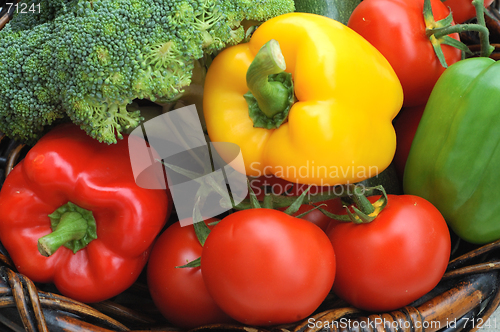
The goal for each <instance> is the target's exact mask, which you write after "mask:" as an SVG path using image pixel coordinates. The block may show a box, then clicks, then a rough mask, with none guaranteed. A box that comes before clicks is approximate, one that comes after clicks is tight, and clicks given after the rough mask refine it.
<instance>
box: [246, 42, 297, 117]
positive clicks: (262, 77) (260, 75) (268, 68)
mask: <svg viewBox="0 0 500 332" xmlns="http://www.w3.org/2000/svg"><path fill="white" fill-rule="evenodd" d="M285 69H286V64H285V58H284V57H283V54H282V53H281V49H280V46H279V43H278V42H277V41H276V40H274V39H272V40H270V41H269V42H267V43H266V44H265V45H264V46H262V48H261V49H260V50H259V52H258V53H257V55H256V56H255V58H254V60H253V61H252V63H251V64H250V67H248V71H247V74H246V81H247V86H248V89H249V90H250V92H251V94H252V95H253V97H254V98H255V99H256V100H257V104H258V106H259V108H260V110H261V111H262V112H263V113H264V114H265V115H266V116H267V117H268V118H273V117H274V116H275V115H276V114H278V113H282V112H284V111H285V110H286V108H287V107H288V106H289V99H290V93H289V90H288V89H287V88H286V87H285V86H283V84H282V83H281V82H278V81H274V82H270V81H269V76H270V75H273V74H279V73H282V72H284V70H285Z"/></svg>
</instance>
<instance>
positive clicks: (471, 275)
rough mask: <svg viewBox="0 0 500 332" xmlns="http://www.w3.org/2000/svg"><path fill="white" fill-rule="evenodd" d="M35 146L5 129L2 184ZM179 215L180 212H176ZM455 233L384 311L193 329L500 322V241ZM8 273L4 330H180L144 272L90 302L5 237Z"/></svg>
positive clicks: (335, 305)
mask: <svg viewBox="0 0 500 332" xmlns="http://www.w3.org/2000/svg"><path fill="white" fill-rule="evenodd" d="M497 8H498V1H495V3H494V5H493V6H492V7H491V8H490V11H491V13H492V14H493V17H487V24H488V27H489V29H490V32H491V40H492V44H493V45H494V46H496V51H495V52H494V53H493V55H492V56H491V57H492V58H494V59H495V60H499V59H500V20H499V18H500V14H499V12H498V9H497ZM495 16H496V17H497V18H496V19H495V18H494V17H495ZM8 20H9V13H7V12H6V11H5V10H3V11H1V12H0V29H1V28H2V27H3V26H4V25H5V24H6V23H7V22H8ZM462 40H465V42H466V43H467V44H468V45H470V49H471V50H472V51H475V50H478V49H479V48H478V46H477V45H476V44H478V43H479V41H478V39H477V36H475V35H473V34H472V35H471V34H467V35H466V34H464V35H462ZM495 43H496V44H495ZM28 149H29V147H27V146H24V145H23V144H19V143H18V142H16V141H14V140H11V139H9V138H7V137H5V136H4V135H2V134H1V133H0V185H1V184H2V183H3V181H4V179H5V177H6V176H7V174H8V172H9V171H10V170H11V169H12V168H13V167H14V165H15V164H16V163H17V162H18V161H19V160H20V159H22V158H23V157H24V155H25V153H26V152H27V150H28ZM171 218H172V220H171V221H173V220H175V218H176V216H175V214H174V215H172V217H171ZM452 239H453V246H454V247H453V253H452V260H451V261H450V263H449V266H448V269H447V272H446V274H445V275H444V277H443V279H442V281H441V282H440V283H439V285H438V286H437V287H435V289H433V290H432V291H431V292H430V293H428V294H427V295H425V296H423V297H422V298H420V299H419V300H417V301H416V302H414V303H412V304H411V305H409V306H406V307H404V308H401V309H400V310H397V311H392V312H387V313H377V314H373V313H369V312H363V311H360V310H358V309H356V308H353V307H350V306H349V305H348V304H346V303H344V302H343V301H341V300H339V299H338V298H336V297H335V296H334V295H333V294H331V296H329V297H328V298H327V299H326V300H325V301H324V302H323V304H322V305H321V306H320V308H318V310H317V311H316V312H315V313H314V314H313V315H312V316H311V317H310V318H308V319H306V320H304V321H302V322H298V323H296V324H291V325H287V326H275V327H271V328H258V327H249V326H241V325H212V326H205V327H200V328H197V329H194V330H192V331H205V330H207V331H208V330H211V331H255V332H259V331H263V332H265V331H270V332H271V331H272V332H274V331H283V332H284V331H319V330H322V331H346V332H347V331H349V332H357V331H387V332H393V331H394V332H396V331H398V332H420V331H428V332H429V331H430V332H432V331H446V332H451V331H476V330H479V329H481V330H500V322H498V324H499V326H496V324H497V322H496V321H491V322H490V321H489V319H490V316H491V315H492V313H493V312H494V311H495V310H496V309H497V308H498V306H499V304H500V289H499V286H500V275H499V271H498V269H500V241H497V242H494V243H491V244H489V245H486V246H482V247H478V246H472V245H470V244H467V243H465V242H463V241H460V240H459V239H458V238H457V237H455V236H452ZM0 277H1V279H0V331H15V332H20V331H29V332H41V331H44V332H45V331H50V332H57V331H92V332H107V331H135V332H139V331H151V330H154V331H180V330H179V329H178V328H175V327H171V326H169V324H168V322H167V321H165V319H164V318H163V316H161V314H160V313H159V311H158V310H157V309H156V307H155V306H154V304H153V301H152V299H151V297H150V294H149V291H148V288H147V285H146V281H145V280H146V278H145V275H144V273H143V274H142V275H141V276H140V277H139V279H138V281H137V282H136V283H135V284H134V285H133V286H132V287H130V288H129V289H128V290H126V291H125V292H123V293H122V294H120V295H118V296H116V297H114V298H113V299H110V300H108V301H104V302H100V303H94V304H90V305H87V304H83V303H80V302H77V301H74V300H72V299H70V298H67V297H64V296H61V295H59V294H58V292H57V290H56V289H55V287H54V286H53V285H51V284H34V283H33V282H32V281H31V280H30V279H28V278H27V277H25V276H24V275H22V274H19V273H17V272H16V269H15V267H14V265H13V264H12V262H11V260H10V258H9V256H8V253H7V252H6V250H5V249H4V248H3V247H2V246H1V244H0ZM481 323H483V324H484V325H481ZM486 326H490V327H486Z"/></svg>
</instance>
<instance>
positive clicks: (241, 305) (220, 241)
mask: <svg viewBox="0 0 500 332" xmlns="http://www.w3.org/2000/svg"><path fill="white" fill-rule="evenodd" d="M201 270H202V274H203V279H204V280H205V285H206V286H207V289H208V291H209V293H210V294H211V295H212V298H213V299H214V300H215V302H216V303H217V304H218V305H219V306H220V308H221V309H222V310H224V311H225V312H226V313H227V314H229V315H230V316H231V317H233V318H234V319H236V320H237V321H239V322H241V323H244V324H246V325H260V326H262V325H275V324H286V323H292V322H296V321H299V320H301V319H304V318H305V317H308V316H309V315H310V314H311V313H313V311H314V310H316V309H317V308H318V306H319V305H320V304H321V303H322V302H323V300H324V299H325V298H326V296H327V295H328V293H329V292H330V290H331V287H332V284H333V281H334V278H335V254H334V252H333V248H332V244H331V243H330V241H329V239H328V237H327V236H326V234H325V233H324V232H323V231H322V230H321V229H320V228H319V227H317V226H316V225H313V224H312V223H310V222H308V221H305V220H302V219H299V218H294V217H291V216H289V215H287V214H285V213H283V212H280V211H276V210H271V209H250V210H242V211H238V212H236V213H233V214H231V215H229V216H227V217H225V218H224V219H222V221H221V222H220V223H219V224H217V225H216V226H215V227H214V229H213V230H212V232H211V233H210V235H209V236H208V238H207V240H206V242H205V245H204V248H203V252H202V255H201Z"/></svg>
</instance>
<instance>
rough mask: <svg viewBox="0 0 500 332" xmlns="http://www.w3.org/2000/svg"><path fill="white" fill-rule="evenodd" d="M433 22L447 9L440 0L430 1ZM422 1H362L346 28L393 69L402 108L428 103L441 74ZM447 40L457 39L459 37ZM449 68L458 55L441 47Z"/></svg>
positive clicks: (454, 50) (446, 11) (452, 50)
mask: <svg viewBox="0 0 500 332" xmlns="http://www.w3.org/2000/svg"><path fill="white" fill-rule="evenodd" d="M431 5H432V11H433V14H434V18H435V20H436V21H438V20H440V19H442V18H445V17H446V16H448V14H449V9H448V8H447V7H446V6H445V5H443V3H441V1H440V0H431ZM423 6H424V0H364V1H362V2H361V3H360V4H359V5H358V6H357V7H356V8H355V9H354V11H353V12H352V14H351V16H350V18H349V21H348V23H347V25H348V26H349V27H350V28H352V29H353V30H354V31H356V32H357V33H359V34H360V35H361V36H363V37H364V38H365V39H366V40H368V41H369V42H370V43H371V44H372V45H373V46H375V48H377V49H378V50H379V51H380V53H382V54H383V55H384V56H385V57H386V58H387V60H388V61H389V63H390V64H391V66H392V67H393V68H394V71H395V72H396V74H397V76H398V78H399V80H400V81H401V85H402V86H403V93H404V102H403V106H417V105H422V104H425V103H426V102H427V99H428V98H429V95H430V93H431V91H432V88H433V87H434V85H435V83H436V81H437V79H438V78H439V76H441V74H442V73H443V71H444V69H445V68H444V67H443V66H442V65H441V63H440V62H439V60H438V58H437V56H436V54H435V52H434V48H433V47H432V44H431V42H430V40H429V38H428V37H427V36H426V34H425V28H426V25H425V21H424V16H423ZM450 37H452V38H455V39H457V40H458V39H459V37H458V34H452V35H450ZM442 49H443V53H444V55H445V58H446V62H447V64H448V66H449V65H451V64H453V63H455V62H457V61H459V60H460V59H461V52H460V51H459V50H458V49H456V48H454V47H451V46H448V45H442Z"/></svg>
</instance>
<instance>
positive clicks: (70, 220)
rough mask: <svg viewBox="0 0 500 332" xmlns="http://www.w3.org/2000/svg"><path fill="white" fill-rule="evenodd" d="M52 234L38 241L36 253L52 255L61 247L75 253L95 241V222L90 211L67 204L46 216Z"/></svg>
mask: <svg viewBox="0 0 500 332" xmlns="http://www.w3.org/2000/svg"><path fill="white" fill-rule="evenodd" d="M48 217H49V219H50V226H51V228H52V233H50V234H47V235H45V236H44V237H41V238H40V239H38V251H39V252H40V254H42V255H43V256H46V257H48V256H50V255H52V254H53V253H54V252H55V251H56V250H57V249H59V248H60V247H61V246H65V247H66V248H68V249H70V250H71V251H73V253H76V252H77V251H78V250H81V249H83V248H85V247H86V246H87V245H88V244H89V243H90V242H91V241H93V240H95V239H97V230H96V221H95V219H94V216H93V214H92V211H89V210H86V209H84V208H81V207H79V206H78V205H76V204H73V203H71V202H68V203H66V204H64V205H63V206H60V207H59V208H57V209H56V210H55V211H54V212H52V213H51V214H49V215H48Z"/></svg>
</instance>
